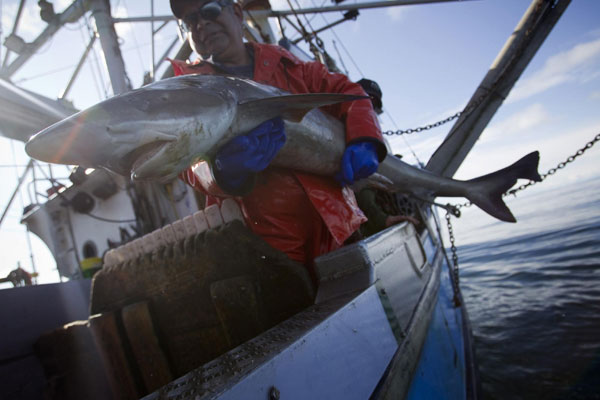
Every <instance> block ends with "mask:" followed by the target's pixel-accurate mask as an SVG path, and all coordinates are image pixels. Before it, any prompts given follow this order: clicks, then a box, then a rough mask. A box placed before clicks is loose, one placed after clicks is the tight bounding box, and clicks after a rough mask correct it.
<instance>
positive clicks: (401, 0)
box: [114, 0, 477, 23]
mask: <svg viewBox="0 0 600 400" xmlns="http://www.w3.org/2000/svg"><path fill="white" fill-rule="evenodd" d="M465 1H477V0H390V1H373V2H366V3H354V4H344V5H338V6H330V7H313V8H300V9H298V10H255V11H244V12H245V13H248V14H250V15H251V16H252V17H255V18H256V17H263V18H266V17H283V16H286V15H295V14H298V15H299V14H320V13H324V12H337V11H350V10H364V9H367V8H386V7H394V6H409V5H416V4H430V3H449V2H465ZM174 19H175V17H174V16H172V15H159V16H155V17H129V18H115V19H114V22H115V23H119V22H149V21H152V20H154V21H171V20H174Z"/></svg>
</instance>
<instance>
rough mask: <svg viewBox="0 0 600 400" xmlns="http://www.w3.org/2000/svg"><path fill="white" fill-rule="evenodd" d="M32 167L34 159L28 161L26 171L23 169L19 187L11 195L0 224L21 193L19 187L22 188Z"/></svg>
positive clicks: (0, 218)
mask: <svg viewBox="0 0 600 400" xmlns="http://www.w3.org/2000/svg"><path fill="white" fill-rule="evenodd" d="M31 167H33V160H32V159H29V162H28V163H27V166H26V167H25V171H23V174H22V175H21V177H20V178H19V182H17V187H16V188H15V191H14V192H13V194H12V196H10V200H8V204H7V205H6V208H5V209H4V212H3V213H2V217H0V226H1V225H2V222H3V221H4V217H6V213H8V209H9V208H10V206H11V205H12V202H13V200H14V199H15V197H16V196H17V193H19V189H20V188H21V185H22V184H23V181H24V180H25V176H27V173H28V172H29V170H30V169H31Z"/></svg>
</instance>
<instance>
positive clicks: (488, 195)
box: [467, 151, 542, 222]
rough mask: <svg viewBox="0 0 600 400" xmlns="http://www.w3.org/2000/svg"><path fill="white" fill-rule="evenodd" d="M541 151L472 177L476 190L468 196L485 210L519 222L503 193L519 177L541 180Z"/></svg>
mask: <svg viewBox="0 0 600 400" xmlns="http://www.w3.org/2000/svg"><path fill="white" fill-rule="evenodd" d="M539 160H540V153H539V152H537V151H534V152H532V153H529V154H527V155H526V156H525V157H523V158H521V159H520V160H519V161H517V162H515V163H514V164H512V165H509V166H508V167H506V168H503V169H501V170H498V171H496V172H492V173H491V174H487V175H484V176H481V177H479V178H475V179H472V180H470V181H468V182H470V183H472V184H473V185H474V186H475V187H476V190H474V191H473V192H471V193H469V195H467V198H468V199H469V200H470V201H471V202H473V203H474V204H475V205H476V206H478V207H479V208H481V209H482V210H483V211H485V212H487V213H488V214H490V215H492V216H493V217H496V218H498V219H499V220H502V221H506V222H517V220H516V218H515V217H514V215H513V214H512V212H511V211H510V209H509V208H508V206H507V205H506V204H505V203H504V201H503V200H502V195H503V194H504V193H506V192H507V191H508V189H510V188H511V187H513V185H514V184H515V183H516V182H517V179H529V180H531V181H535V182H540V181H541V180H542V178H541V177H540V175H539V173H538V171H537V167H538V163H539Z"/></svg>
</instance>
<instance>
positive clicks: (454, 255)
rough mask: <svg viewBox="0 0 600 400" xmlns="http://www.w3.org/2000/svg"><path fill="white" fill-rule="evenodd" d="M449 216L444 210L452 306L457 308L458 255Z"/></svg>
mask: <svg viewBox="0 0 600 400" xmlns="http://www.w3.org/2000/svg"><path fill="white" fill-rule="evenodd" d="M451 215H452V213H451V212H450V210H446V225H447V226H448V236H449V237H450V251H452V280H453V282H452V283H453V284H454V305H455V306H456V307H459V306H460V304H461V302H460V297H459V295H458V294H459V292H460V286H459V276H458V254H457V252H456V245H455V241H456V238H455V237H454V230H453V229H452V222H451V218H452V217H451Z"/></svg>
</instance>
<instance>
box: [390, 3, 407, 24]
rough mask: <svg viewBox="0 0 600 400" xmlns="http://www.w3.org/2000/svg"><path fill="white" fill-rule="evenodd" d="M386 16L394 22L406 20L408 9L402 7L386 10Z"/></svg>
mask: <svg viewBox="0 0 600 400" xmlns="http://www.w3.org/2000/svg"><path fill="white" fill-rule="evenodd" d="M386 14H387V15H388V17H390V19H391V20H392V21H395V22H397V21H400V20H402V19H403V18H404V16H405V15H406V8H402V7H398V6H396V7H388V8H387V10H386Z"/></svg>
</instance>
